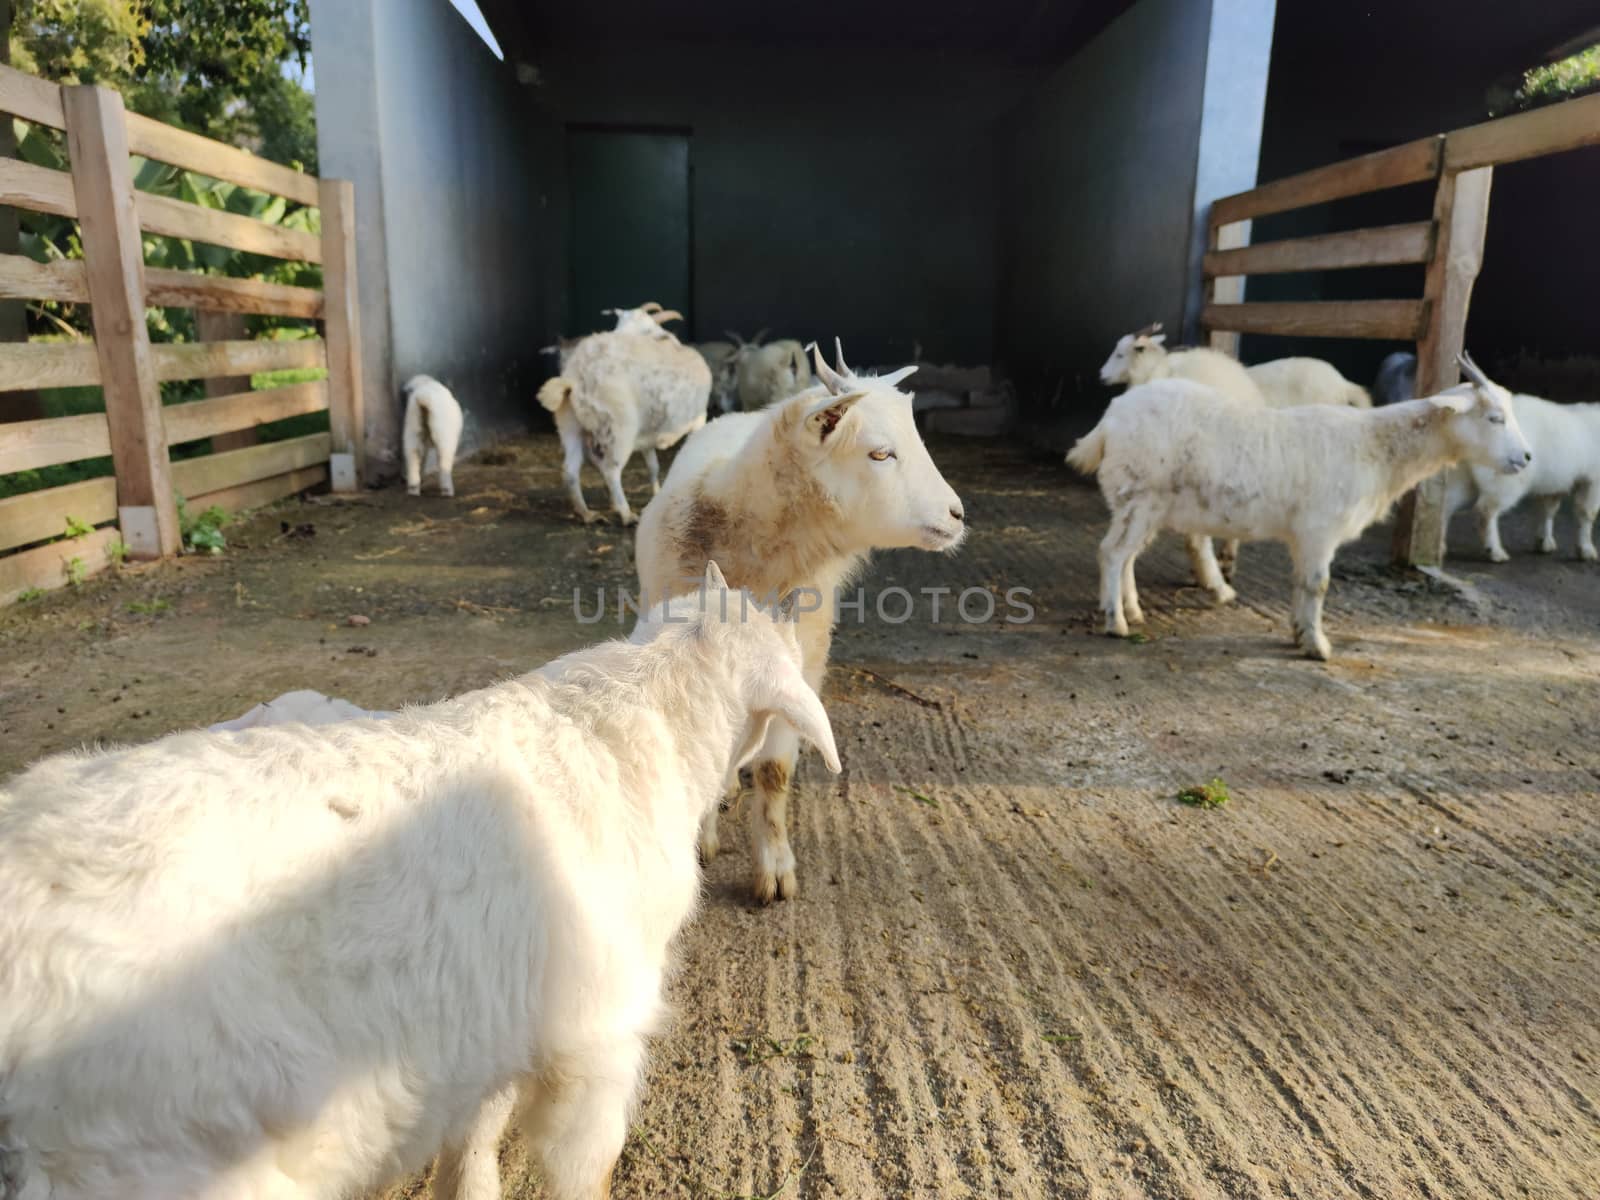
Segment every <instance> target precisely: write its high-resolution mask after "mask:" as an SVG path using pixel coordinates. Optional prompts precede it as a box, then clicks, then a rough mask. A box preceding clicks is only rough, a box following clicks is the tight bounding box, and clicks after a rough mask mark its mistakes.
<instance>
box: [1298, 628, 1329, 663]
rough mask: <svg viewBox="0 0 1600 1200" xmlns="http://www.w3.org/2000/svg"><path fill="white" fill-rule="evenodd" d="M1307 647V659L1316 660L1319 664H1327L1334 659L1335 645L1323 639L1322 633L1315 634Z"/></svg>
mask: <svg viewBox="0 0 1600 1200" xmlns="http://www.w3.org/2000/svg"><path fill="white" fill-rule="evenodd" d="M1305 647H1306V657H1307V658H1314V659H1316V660H1317V661H1318V662H1327V661H1328V660H1329V659H1330V658H1332V657H1333V643H1331V642H1330V641H1328V639H1327V638H1325V637H1323V636H1322V634H1320V633H1319V634H1315V635H1314V636H1313V637H1312V638H1311V639H1310V640H1309V641H1308V642H1306V644H1305Z"/></svg>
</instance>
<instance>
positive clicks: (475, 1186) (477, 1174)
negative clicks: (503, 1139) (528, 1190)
mask: <svg viewBox="0 0 1600 1200" xmlns="http://www.w3.org/2000/svg"><path fill="white" fill-rule="evenodd" d="M516 1099H517V1089H516V1087H515V1086H512V1087H508V1088H505V1089H503V1090H502V1091H499V1092H496V1093H495V1094H494V1095H493V1096H491V1097H489V1099H487V1100H485V1101H484V1103H483V1108H482V1109H480V1110H479V1112H478V1116H477V1119H476V1120H474V1121H473V1123H472V1126H471V1128H470V1129H468V1130H467V1133H466V1136H465V1137H463V1138H462V1139H461V1141H460V1142H457V1143H455V1144H453V1145H447V1146H446V1147H445V1148H444V1149H443V1150H442V1151H440V1153H439V1162H438V1165H437V1166H436V1167H435V1168H434V1171H433V1200H500V1135H501V1134H502V1133H503V1132H505V1127H506V1122H507V1121H509V1120H510V1119H511V1110H512V1108H513V1107H515V1104H516Z"/></svg>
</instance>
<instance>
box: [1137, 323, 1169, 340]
mask: <svg viewBox="0 0 1600 1200" xmlns="http://www.w3.org/2000/svg"><path fill="white" fill-rule="evenodd" d="M1161 330H1162V324H1161V322H1160V321H1152V322H1150V324H1148V325H1146V326H1145V327H1144V328H1143V329H1139V330H1135V331H1134V335H1133V336H1134V337H1155V335H1156V334H1158V333H1160V332H1161Z"/></svg>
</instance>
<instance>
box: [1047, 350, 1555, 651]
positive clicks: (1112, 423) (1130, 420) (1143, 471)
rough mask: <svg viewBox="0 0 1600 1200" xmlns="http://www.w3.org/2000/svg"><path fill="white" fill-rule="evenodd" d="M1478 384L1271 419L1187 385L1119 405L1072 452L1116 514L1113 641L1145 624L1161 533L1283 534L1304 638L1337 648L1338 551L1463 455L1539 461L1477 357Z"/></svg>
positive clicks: (1107, 579)
mask: <svg viewBox="0 0 1600 1200" xmlns="http://www.w3.org/2000/svg"><path fill="white" fill-rule="evenodd" d="M1462 366H1463V368H1464V369H1465V370H1466V371H1467V373H1468V376H1469V377H1470V378H1471V379H1472V380H1473V382H1472V383H1470V384H1463V385H1462V386H1460V387H1457V388H1452V389H1451V390H1449V391H1447V392H1444V393H1442V394H1440V395H1438V396H1431V397H1428V398H1427V399H1423V400H1412V401H1408V402H1406V403H1403V404H1395V405H1390V406H1389V407H1387V408H1378V409H1356V408H1344V407H1340V408H1335V407H1332V406H1329V405H1325V404H1316V405H1310V406H1307V407H1304V408H1285V409H1268V410H1266V411H1265V412H1263V411H1261V410H1259V409H1256V408H1253V407H1251V406H1248V405H1244V404H1240V403H1239V402H1238V401H1235V400H1231V399H1228V398H1226V397H1223V396H1219V395H1218V394H1217V393H1216V392H1215V391H1213V390H1212V389H1210V388H1206V387H1204V386H1202V385H1198V384H1194V383H1191V382H1189V381H1188V380H1178V379H1172V380H1156V381H1153V382H1151V383H1148V384H1145V385H1143V386H1141V387H1136V388H1132V389H1130V390H1129V391H1126V392H1124V393H1123V394H1122V395H1120V396H1118V397H1117V398H1116V399H1114V400H1112V402H1111V406H1110V407H1109V408H1108V409H1107V410H1106V415H1105V416H1104V417H1103V418H1102V419H1101V421H1100V423H1099V424H1098V425H1097V426H1095V428H1094V429H1093V430H1092V431H1091V432H1090V433H1089V434H1088V435H1087V436H1086V437H1084V438H1082V439H1081V440H1079V442H1078V443H1077V445H1075V446H1074V447H1073V448H1072V451H1071V453H1069V454H1068V455H1067V462H1068V464H1069V465H1071V466H1073V467H1076V468H1077V469H1078V470H1080V471H1083V472H1084V473H1086V474H1093V473H1096V472H1098V473H1099V476H1100V490H1101V493H1102V494H1103V495H1104V496H1105V498H1106V504H1107V505H1108V506H1109V507H1110V509H1111V528H1110V531H1109V532H1108V533H1107V534H1106V537H1105V540H1104V541H1103V542H1101V544H1100V607H1101V609H1102V611H1103V612H1104V613H1105V620H1106V632H1107V633H1110V634H1114V635H1116V636H1118V637H1126V636H1127V633H1128V625H1129V623H1130V622H1134V623H1137V622H1139V621H1141V620H1142V619H1143V615H1142V613H1141V612H1140V609H1139V599H1138V592H1137V589H1136V587H1135V585H1134V580H1133V562H1134V559H1135V558H1136V557H1137V556H1138V554H1139V551H1140V550H1142V549H1143V548H1144V547H1145V546H1146V545H1147V544H1148V543H1149V541H1150V539H1151V538H1153V537H1154V536H1155V535H1156V534H1157V533H1159V532H1160V531H1161V530H1163V529H1175V530H1177V531H1178V532H1180V533H1186V534H1198V535H1202V536H1210V537H1236V538H1249V539H1252V540H1254V539H1272V540H1275V541H1283V542H1286V543H1288V546H1289V552H1290V555H1291V556H1292V557H1293V559H1294V598H1293V609H1292V611H1293V625H1294V634H1295V639H1296V641H1298V642H1299V643H1300V645H1301V646H1302V647H1303V648H1304V649H1305V651H1306V653H1307V654H1309V655H1310V656H1311V657H1313V658H1319V659H1326V658H1328V656H1329V655H1330V654H1331V653H1332V647H1331V646H1330V645H1329V643H1328V639H1327V637H1326V636H1325V635H1324V634H1323V632H1322V600H1323V597H1324V595H1326V593H1327V590H1328V567H1329V564H1330V563H1331V562H1332V561H1333V554H1334V551H1335V550H1337V549H1338V548H1339V547H1340V546H1342V545H1343V544H1344V543H1346V542H1348V541H1350V540H1351V539H1353V538H1355V537H1357V536H1359V535H1360V533H1361V531H1362V530H1363V529H1365V528H1366V527H1367V526H1368V525H1370V524H1372V522H1374V521H1376V520H1378V519H1379V518H1380V517H1382V516H1383V515H1384V514H1385V513H1386V512H1388V510H1389V507H1390V506H1391V505H1392V504H1393V503H1394V501H1395V500H1396V499H1397V498H1398V497H1399V496H1400V495H1401V494H1402V493H1404V492H1406V491H1408V490H1409V489H1410V488H1412V487H1414V486H1415V485H1416V484H1417V483H1418V482H1420V481H1421V480H1423V479H1425V478H1427V477H1428V476H1429V475H1431V474H1433V473H1434V472H1435V471H1437V470H1439V469H1440V468H1442V467H1445V466H1447V465H1449V464H1450V463H1452V462H1455V461H1457V460H1460V459H1463V458H1464V459H1467V460H1468V461H1470V462H1472V463H1474V464H1475V465H1477V466H1481V467H1485V468H1487V469H1489V470H1494V471H1500V472H1504V473H1507V474H1510V473H1514V472H1517V471H1521V470H1522V469H1523V468H1524V467H1526V466H1527V464H1528V461H1529V459H1530V457H1531V455H1530V453H1529V450H1528V444H1527V442H1526V441H1525V440H1524V439H1523V436H1522V433H1521V431H1520V430H1519V429H1518V428H1517V418H1516V414H1515V413H1514V412H1513V411H1512V409H1511V398H1510V394H1509V393H1508V392H1506V390H1505V389H1504V388H1502V387H1500V386H1499V385H1497V384H1495V383H1492V382H1490V380H1489V379H1488V378H1487V377H1486V376H1484V375H1483V373H1482V372H1481V371H1479V370H1478V369H1477V367H1476V366H1474V365H1473V364H1472V361H1471V360H1470V359H1468V358H1466V357H1465V356H1463V357H1462Z"/></svg>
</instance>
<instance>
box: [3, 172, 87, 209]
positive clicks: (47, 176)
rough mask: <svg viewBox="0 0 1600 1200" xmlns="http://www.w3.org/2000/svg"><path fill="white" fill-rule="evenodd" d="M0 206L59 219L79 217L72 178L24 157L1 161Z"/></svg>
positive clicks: (65, 173)
mask: <svg viewBox="0 0 1600 1200" xmlns="http://www.w3.org/2000/svg"><path fill="white" fill-rule="evenodd" d="M0 204H10V205H12V206H14V207H16V208H26V209H28V210H29V211H30V212H42V213H53V214H54V215H56V216H58V217H75V216H77V215H78V200H77V196H76V194H75V193H74V191H73V187H72V176H71V175H69V174H67V172H65V171H52V170H51V169H50V168H49V167H39V166H35V165H34V164H33V163H30V162H23V161H22V160H21V159H20V158H3V159H0Z"/></svg>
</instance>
